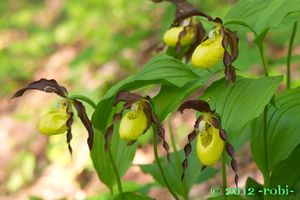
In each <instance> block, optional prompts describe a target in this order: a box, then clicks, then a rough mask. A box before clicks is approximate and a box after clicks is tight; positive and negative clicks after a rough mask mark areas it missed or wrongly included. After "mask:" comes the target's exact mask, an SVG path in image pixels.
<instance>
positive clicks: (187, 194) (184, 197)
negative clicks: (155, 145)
mask: <svg viewBox="0 0 300 200" xmlns="http://www.w3.org/2000/svg"><path fill="white" fill-rule="evenodd" d="M171 116H172V115H170V117H169V118H168V128H169V133H170V138H171V144H172V147H173V149H174V154H175V160H176V165H177V169H181V164H180V155H179V152H178V149H177V146H176V142H175V137H174V132H173V129H172V120H171V119H172V117H171ZM178 171H180V170H178ZM178 175H179V176H180V174H178ZM180 185H181V188H182V190H183V191H184V193H183V199H185V200H188V199H189V191H188V190H187V188H186V186H185V183H184V182H183V181H181V184H180Z"/></svg>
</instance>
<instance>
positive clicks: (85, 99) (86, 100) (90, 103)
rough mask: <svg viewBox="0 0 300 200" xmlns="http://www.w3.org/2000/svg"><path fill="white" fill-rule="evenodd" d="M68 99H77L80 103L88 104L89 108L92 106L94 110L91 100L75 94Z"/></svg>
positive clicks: (94, 105)
mask: <svg viewBox="0 0 300 200" xmlns="http://www.w3.org/2000/svg"><path fill="white" fill-rule="evenodd" d="M69 99H78V100H81V101H84V102H85V103H87V104H89V105H90V106H92V107H93V108H94V109H96V104H95V103H94V101H93V100H91V99H90V98H88V97H86V96H83V95H80V94H75V95H71V96H70V97H69Z"/></svg>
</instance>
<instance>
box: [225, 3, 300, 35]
mask: <svg viewBox="0 0 300 200" xmlns="http://www.w3.org/2000/svg"><path fill="white" fill-rule="evenodd" d="M299 3H300V2H299V1H298V0H265V1H261V0H241V1H239V2H238V3H236V4H235V5H234V6H233V8H232V9H231V10H229V12H228V14H227V15H226V17H225V22H227V21H231V20H235V21H240V22H242V23H247V24H248V25H249V26H250V27H252V28H253V29H254V30H255V31H256V32H257V33H258V35H260V34H261V33H263V32H264V31H265V30H267V29H269V28H271V27H276V26H278V25H280V24H281V23H284V20H285V19H286V18H287V17H288V16H289V15H290V14H291V13H295V12H299V11H300V6H299V5H300V4H299ZM295 19H297V18H295ZM289 20H291V18H289Z"/></svg>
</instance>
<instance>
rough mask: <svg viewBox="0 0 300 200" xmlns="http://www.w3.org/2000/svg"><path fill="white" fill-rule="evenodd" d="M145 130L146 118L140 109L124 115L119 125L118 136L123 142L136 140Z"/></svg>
mask: <svg viewBox="0 0 300 200" xmlns="http://www.w3.org/2000/svg"><path fill="white" fill-rule="evenodd" d="M146 128H147V116H146V115H145V113H144V112H143V110H142V109H138V110H137V111H129V112H128V113H126V114H125V115H124V116H123V117H122V119H121V123H120V127H119V135H120V138H121V139H123V140H127V141H131V140H137V139H138V137H139V136H141V135H142V134H143V132H144V131H145V129H146Z"/></svg>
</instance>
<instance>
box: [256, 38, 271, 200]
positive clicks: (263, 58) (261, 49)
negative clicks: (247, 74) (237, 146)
mask: <svg viewBox="0 0 300 200" xmlns="http://www.w3.org/2000/svg"><path fill="white" fill-rule="evenodd" d="M262 41H263V40H262ZM257 45H258V48H259V52H260V57H261V61H262V65H263V68H264V74H265V77H268V76H269V71H268V63H267V61H266V56H265V51H264V44H263V42H262V43H260V44H257ZM267 120H268V105H266V106H265V109H264V113H263V132H264V133H263V134H264V154H265V160H266V165H267V171H266V172H264V173H263V176H264V185H265V188H268V187H269V186H270V173H269V169H268V142H267V139H268V136H267V126H268V124H267ZM266 198H267V196H264V199H266Z"/></svg>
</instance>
